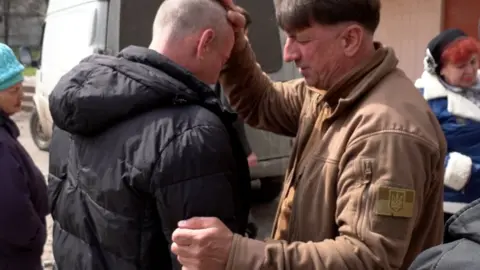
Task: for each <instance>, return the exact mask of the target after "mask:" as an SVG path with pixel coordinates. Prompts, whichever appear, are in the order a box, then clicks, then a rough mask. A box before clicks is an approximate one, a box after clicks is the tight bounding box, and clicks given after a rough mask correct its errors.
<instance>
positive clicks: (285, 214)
mask: <svg viewBox="0 0 480 270" xmlns="http://www.w3.org/2000/svg"><path fill="white" fill-rule="evenodd" d="M275 4H276V9H277V19H278V21H279V24H280V26H281V27H282V28H283V29H284V30H285V32H286V34H287V35H288V39H287V42H286V44H285V48H284V58H285V60H286V61H294V62H295V64H296V65H297V66H298V68H299V70H300V72H301V73H302V75H303V76H304V78H303V79H298V80H293V81H289V82H272V81H270V80H269V78H268V77H267V75H265V74H264V73H263V72H262V70H261V68H260V67H259V66H258V65H257V64H256V61H255V55H254V53H253V52H252V49H251V47H250V45H249V43H248V41H247V39H246V38H245V36H244V35H243V33H242V31H241V29H242V24H243V18H242V17H241V16H240V15H239V13H238V12H235V11H234V10H235V7H234V6H233V4H231V3H229V2H226V5H227V6H228V7H229V8H230V9H231V10H230V11H229V18H230V20H231V22H232V24H233V26H234V28H235V30H236V31H237V35H236V43H235V46H234V50H233V52H232V55H231V57H230V59H229V61H228V63H227V67H226V69H225V70H224V72H223V74H222V78H221V82H222V85H223V86H224V88H225V91H226V92H227V93H228V95H229V99H230V102H231V104H232V106H233V107H234V108H235V109H236V111H237V112H238V113H239V114H240V115H241V116H242V117H243V118H244V119H245V121H246V122H247V123H248V124H249V125H251V126H254V127H257V128H262V129H265V130H269V131H273V132H276V133H278V134H282V135H288V136H295V137H296V140H295V141H296V144H295V146H294V149H293V153H292V158H291V162H290V166H289V168H288V171H287V173H286V180H285V187H284V192H283V194H282V197H281V200H280V204H279V208H278V211H277V217H276V219H275V222H274V226H273V232H272V238H273V240H268V241H258V240H253V239H247V238H244V237H242V236H240V235H234V234H232V233H231V232H230V231H229V230H228V229H227V228H226V227H225V225H223V224H222V223H221V222H220V221H218V220H217V219H215V218H208V217H200V218H193V219H190V220H187V221H184V222H180V223H179V228H178V229H177V230H176V231H175V232H174V234H173V241H174V243H173V245H172V251H173V252H174V253H175V254H176V255H177V256H178V258H179V261H180V262H181V263H182V264H183V265H184V269H189V270H193V269H205V270H216V269H228V270H230V269H231V270H243V269H245V270H254V269H255V270H256V269H261V270H263V269H265V270H266V269H285V270H290V269H317V270H318V269H332V270H333V269H335V270H336V269H356V270H360V269H366V270H367V269H368V270H371V269H407V268H408V266H409V265H410V264H411V262H412V261H413V260H414V258H415V257H416V256H417V255H418V254H419V253H420V252H421V251H423V250H425V249H427V248H429V247H432V246H435V245H437V244H440V243H441V242H442V233H443V211H442V193H443V162H444V158H445V153H446V142H445V139H444V136H443V133H442V131H441V129H440V127H439V124H438V123H437V120H436V118H435V116H434V115H433V114H432V113H431V111H430V109H429V107H428V105H427V104H426V103H425V101H424V99H423V98H422V96H421V95H420V93H419V92H418V91H417V90H416V89H415V87H414V85H413V83H412V82H411V81H410V80H409V79H408V78H407V77H406V76H405V74H404V73H403V72H402V71H401V70H400V69H398V68H397V64H398V60H397V58H396V56H395V54H394V52H393V50H392V49H390V48H385V47H382V45H381V44H379V43H374V42H373V36H374V32H375V30H376V28H377V26H378V23H379V17H380V14H379V13H380V0H335V1H334V0H314V1H312V0H296V1H293V0H277V1H275ZM322 89H326V90H325V91H324V90H322Z"/></svg>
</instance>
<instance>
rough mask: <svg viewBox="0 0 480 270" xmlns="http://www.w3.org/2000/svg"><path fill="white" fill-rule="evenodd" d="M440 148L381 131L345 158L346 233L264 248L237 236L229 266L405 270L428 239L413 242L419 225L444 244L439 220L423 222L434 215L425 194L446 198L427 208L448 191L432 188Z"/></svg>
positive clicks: (341, 185)
mask: <svg viewBox="0 0 480 270" xmlns="http://www.w3.org/2000/svg"><path fill="white" fill-rule="evenodd" d="M434 148H435V146H433V145H429V144H428V143H427V142H425V141H423V140H422V139H420V138H417V137H415V136H411V135H408V134H404V133H402V131H398V132H395V131H391V132H379V133H378V134H371V135H369V136H365V137H363V138H361V139H359V140H357V141H356V142H353V143H351V144H350V146H349V147H347V151H346V153H345V155H344V157H346V160H341V161H340V169H341V171H340V172H341V175H340V179H339V182H338V189H337V190H338V199H337V202H336V203H337V210H336V223H337V225H338V228H339V229H338V230H339V236H338V237H336V238H335V239H328V240H325V241H322V242H317V243H314V242H306V243H304V242H294V243H286V242H279V241H273V242H266V243H265V242H260V241H257V240H251V239H246V238H242V237H240V236H235V237H234V244H233V247H232V250H231V252H230V258H229V262H228V265H227V269H228V270H233V269H235V270H243V269H245V270H247V269H248V270H253V269H255V270H259V269H261V270H266V269H280V270H287V269H288V270H290V269H316V270H321V269H332V270H333V269H358V270H363V269H365V270H371V269H399V268H400V267H402V265H403V263H404V260H405V256H406V254H407V251H408V249H409V248H410V247H409V246H410V243H411V241H412V242H413V241H422V238H423V237H424V236H422V235H415V238H412V235H413V234H414V230H415V227H416V226H417V224H419V223H420V225H421V226H422V229H425V230H426V231H427V230H429V229H431V233H433V234H438V239H439V241H441V239H442V231H441V230H436V228H435V227H438V226H437V224H435V222H431V220H430V221H429V222H424V223H422V222H421V220H422V219H423V220H425V219H428V218H429V217H431V215H430V214H431V213H430V212H429V213H425V212H423V211H424V202H425V196H424V195H423V194H425V193H427V194H431V195H428V196H434V197H435V196H436V197H438V198H439V200H437V201H438V203H436V204H434V205H429V206H428V209H429V210H428V211H437V210H438V208H439V207H440V208H441V207H442V205H441V196H442V191H441V189H438V190H436V191H435V192H429V191H428V190H427V191H426V190H425V189H428V187H429V186H430V184H431V183H429V182H430V181H431V180H432V179H434V178H435V177H433V176H432V174H433V173H432V171H434V170H432V169H431V166H432V164H434V163H435V162H437V163H438V162H439V161H438V160H439V158H440V157H439V156H440V154H439V153H440V151H439V150H438V148H437V150H434ZM435 179H436V178H435ZM385 192H387V193H385ZM389 192H390V193H391V195H390V199H392V198H393V200H391V201H390V204H389V202H387V201H388V195H389ZM385 195H387V197H385ZM392 209H395V210H397V211H398V212H395V211H394V210H392ZM320 210H321V209H319V211H320ZM422 215H423V216H422ZM427 216H428V217H427ZM417 237H418V239H417ZM418 252H420V250H418Z"/></svg>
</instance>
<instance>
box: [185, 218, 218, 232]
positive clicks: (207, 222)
mask: <svg viewBox="0 0 480 270" xmlns="http://www.w3.org/2000/svg"><path fill="white" fill-rule="evenodd" d="M218 222H219V220H218V219H217V218H214V217H194V218H191V219H188V220H182V221H180V222H178V227H179V228H181V229H190V230H201V229H208V228H211V227H215V225H216V224H218Z"/></svg>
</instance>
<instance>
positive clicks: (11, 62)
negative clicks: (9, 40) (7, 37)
mask: <svg viewBox="0 0 480 270" xmlns="http://www.w3.org/2000/svg"><path fill="white" fill-rule="evenodd" d="M24 69H25V68H24V67H23V65H22V64H20V62H18V60H17V57H16V56H15V54H14V53H13V51H12V49H10V47H8V46H7V45H5V44H3V43H0V91H3V90H6V89H8V88H10V87H12V86H14V85H15V84H17V83H19V82H22V81H23V70H24Z"/></svg>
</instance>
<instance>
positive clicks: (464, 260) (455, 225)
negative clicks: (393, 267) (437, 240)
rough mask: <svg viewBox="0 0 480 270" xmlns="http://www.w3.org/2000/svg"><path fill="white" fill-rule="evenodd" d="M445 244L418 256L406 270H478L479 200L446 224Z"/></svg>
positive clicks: (479, 236) (479, 261)
mask: <svg viewBox="0 0 480 270" xmlns="http://www.w3.org/2000/svg"><path fill="white" fill-rule="evenodd" d="M444 242H445V244H443V245H439V246H436V247H432V248H430V249H428V250H426V251H424V252H423V253H421V254H420V255H419V256H418V257H417V258H416V259H415V261H414V262H413V264H412V265H411V266H410V268H409V270H427V269H437V270H450V269H462V270H474V269H475V270H476V269H480V258H479V256H478V254H479V253H480V199H477V200H475V201H473V202H472V203H470V204H469V205H468V206H466V207H464V208H462V209H461V210H460V211H458V212H457V213H456V214H454V215H453V216H452V217H451V218H450V219H449V220H448V221H447V223H446V224H445V239H444Z"/></svg>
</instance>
